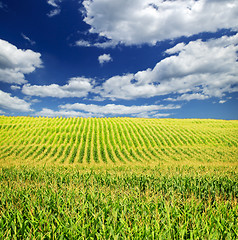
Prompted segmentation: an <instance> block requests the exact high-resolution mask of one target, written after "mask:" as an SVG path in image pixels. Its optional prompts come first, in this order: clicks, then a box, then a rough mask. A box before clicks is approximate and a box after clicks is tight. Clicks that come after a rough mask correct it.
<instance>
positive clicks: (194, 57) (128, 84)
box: [22, 34, 238, 101]
mask: <svg viewBox="0 0 238 240" xmlns="http://www.w3.org/2000/svg"><path fill="white" fill-rule="evenodd" d="M237 51H238V34H236V35H233V36H229V37H228V36H223V37H221V38H219V39H211V40H208V41H206V42H203V41H202V40H196V41H191V42H189V43H188V44H185V43H179V44H178V45H176V46H174V47H172V48H171V49H168V50H167V51H166V52H165V53H166V54H168V55H167V56H166V57H165V58H164V59H163V60H161V61H160V62H158V63H157V64H156V65H155V66H154V68H149V69H146V70H143V71H138V72H137V73H128V74H125V75H122V76H120V75H117V76H112V77H111V78H109V79H107V80H106V81H104V82H103V83H102V84H101V85H97V86H96V85H95V82H94V81H93V80H92V79H88V78H80V77H78V78H72V79H70V80H69V82H68V84H66V85H64V86H59V85H57V84H51V85H46V86H36V85H33V86H31V85H30V84H26V85H24V86H23V89H22V92H23V93H24V94H27V95H30V96H40V97H47V96H51V97H58V98H63V97H87V95H88V93H93V94H94V98H95V99H96V98H98V99H100V100H102V99H107V98H109V99H111V100H115V99H125V100H130V99H136V98H151V97H155V96H163V95H168V94H170V95H172V94H174V95H175V96H176V98H173V97H170V98H169V99H168V98H167V99H165V100H170V101H190V100H193V99H197V100H204V99H208V98H211V97H217V98H222V97H223V96H224V95H225V94H226V93H232V92H237V91H238V78H237V76H238V62H237ZM171 54H172V55H171ZM173 54H175V55H173Z"/></svg>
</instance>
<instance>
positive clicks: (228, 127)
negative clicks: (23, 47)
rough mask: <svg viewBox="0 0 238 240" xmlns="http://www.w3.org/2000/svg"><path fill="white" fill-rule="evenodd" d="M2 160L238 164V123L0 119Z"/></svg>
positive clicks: (93, 119) (125, 119)
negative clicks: (237, 161) (228, 162)
mask: <svg viewBox="0 0 238 240" xmlns="http://www.w3.org/2000/svg"><path fill="white" fill-rule="evenodd" d="M0 138H1V146H0V158H1V159H4V160H6V159H15V160H27V161H29V162H30V161H52V162H59V163H71V164H73V163H91V162H96V163H99V162H105V163H110V162H113V163H117V162H122V163H125V162H143V161H147V162H152V161H158V160H160V161H167V160H171V159H172V160H175V161H179V160H189V159H195V160H198V161H217V160H219V161H236V158H235V156H236V155H237V145H238V122H237V121H218V120H217V121H216V120H203V121H201V122H197V120H176V119H175V120H172V119H166V120H160V119H131V118H88V119H86V118H85V119H84V118H31V117H3V116H2V117H0Z"/></svg>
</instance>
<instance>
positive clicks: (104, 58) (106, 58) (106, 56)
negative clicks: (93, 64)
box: [98, 54, 112, 65]
mask: <svg viewBox="0 0 238 240" xmlns="http://www.w3.org/2000/svg"><path fill="white" fill-rule="evenodd" d="M98 61H99V63H100V64H101V65H103V64H104V63H106V62H110V61H112V57H111V55H110V54H103V55H100V56H99V57H98Z"/></svg>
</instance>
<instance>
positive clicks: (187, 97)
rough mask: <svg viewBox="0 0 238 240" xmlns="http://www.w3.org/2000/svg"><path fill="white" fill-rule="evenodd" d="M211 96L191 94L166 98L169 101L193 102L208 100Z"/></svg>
mask: <svg viewBox="0 0 238 240" xmlns="http://www.w3.org/2000/svg"><path fill="white" fill-rule="evenodd" d="M208 98H209V96H206V95H203V94H201V93H191V94H183V95H181V96H179V97H177V98H166V99H165V100H167V101H173V102H176V101H191V100H205V99H208Z"/></svg>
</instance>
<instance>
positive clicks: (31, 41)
mask: <svg viewBox="0 0 238 240" xmlns="http://www.w3.org/2000/svg"><path fill="white" fill-rule="evenodd" d="M21 36H22V37H23V38H24V39H25V40H27V41H28V42H29V43H30V44H31V45H35V44H36V42H35V41H33V40H31V39H30V38H29V37H27V36H26V35H25V34H23V33H21Z"/></svg>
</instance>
